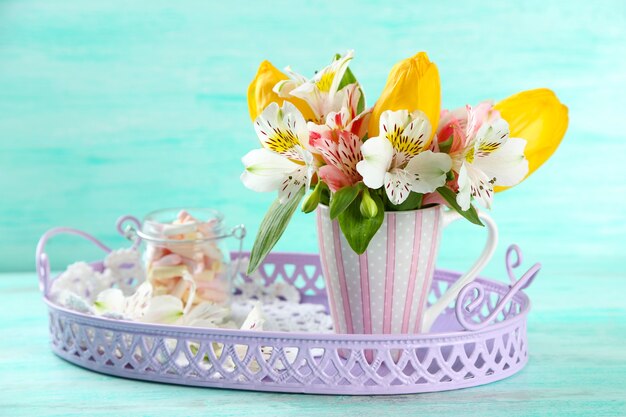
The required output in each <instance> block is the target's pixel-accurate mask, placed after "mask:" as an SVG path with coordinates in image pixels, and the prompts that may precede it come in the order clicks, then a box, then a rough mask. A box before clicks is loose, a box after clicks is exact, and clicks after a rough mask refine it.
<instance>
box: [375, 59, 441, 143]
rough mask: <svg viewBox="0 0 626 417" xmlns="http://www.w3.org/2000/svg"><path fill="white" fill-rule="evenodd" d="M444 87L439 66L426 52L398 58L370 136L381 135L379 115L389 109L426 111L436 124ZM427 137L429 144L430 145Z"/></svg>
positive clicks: (379, 102)
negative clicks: (440, 78)
mask: <svg viewBox="0 0 626 417" xmlns="http://www.w3.org/2000/svg"><path fill="white" fill-rule="evenodd" d="M440 109H441V89H440V84H439V71H438V70H437V66H436V65H435V64H434V63H432V62H430V60H429V59H428V56H427V55H426V53H424V52H420V53H418V54H417V55H415V56H413V57H411V58H408V59H405V60H403V61H400V62H398V63H397V64H396V65H394V67H393V68H392V69H391V72H390V73H389V77H388V78H387V84H386V85H385V88H384V89H383V92H382V93H381V95H380V98H379V99H378V101H377V102H376V105H375V106H374V110H373V112H372V117H371V119H370V127H369V135H370V137H373V136H377V135H379V134H380V133H379V119H380V116H381V114H382V113H383V112H384V111H386V110H408V111H410V112H412V111H414V110H421V111H423V112H424V113H425V114H426V116H427V118H428V120H429V122H430V125H431V126H432V127H433V128H436V127H437V124H438V122H439V112H440ZM433 133H434V132H431V137H430V138H428V139H427V140H426V143H425V148H426V147H428V146H429V145H430V142H431V139H432V135H433Z"/></svg>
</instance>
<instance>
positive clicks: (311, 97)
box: [290, 51, 354, 122]
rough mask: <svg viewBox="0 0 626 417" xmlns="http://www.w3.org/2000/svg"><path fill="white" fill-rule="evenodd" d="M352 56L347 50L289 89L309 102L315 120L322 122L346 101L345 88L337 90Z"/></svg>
mask: <svg viewBox="0 0 626 417" xmlns="http://www.w3.org/2000/svg"><path fill="white" fill-rule="evenodd" d="M353 56H354V54H353V52H352V51H349V52H348V53H347V54H346V55H344V56H343V57H341V58H339V59H337V60H335V61H333V62H332V63H331V64H330V65H328V66H326V67H324V68H322V69H321V70H319V71H318V72H317V73H316V74H315V77H313V79H311V80H309V81H307V82H304V83H302V84H301V85H299V86H297V87H296V88H294V89H293V90H291V92H290V94H291V95H292V96H293V97H298V98H300V99H302V100H304V101H306V102H307V103H308V104H309V106H310V108H311V109H312V110H313V112H314V113H315V116H316V119H317V121H319V122H323V121H324V120H325V119H326V115H327V114H329V113H330V112H336V111H339V110H340V109H341V107H342V105H343V103H344V102H345V101H346V97H347V96H346V92H345V88H344V89H341V90H339V85H340V84H341V80H342V78H343V75H344V74H345V72H346V69H347V68H348V63H349V62H350V60H351V59H352V58H353Z"/></svg>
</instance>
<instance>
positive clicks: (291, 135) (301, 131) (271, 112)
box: [254, 102, 309, 160]
mask: <svg viewBox="0 0 626 417" xmlns="http://www.w3.org/2000/svg"><path fill="white" fill-rule="evenodd" d="M254 129H255V130H256V133H257V136H258V137H259V140H260V141H261V144H262V145H263V147H264V148H266V149H269V150H271V151H274V152H276V153H279V154H281V155H283V156H285V157H287V158H290V159H294V160H302V149H303V148H306V144H307V142H308V139H309V133H308V130H307V127H306V121H305V120H304V118H303V117H302V114H301V113H300V112H299V111H298V109H297V108H296V107H295V106H294V105H293V104H291V103H289V102H285V103H284V104H283V107H278V104H276V103H272V104H270V105H269V106H268V107H267V108H266V109H265V110H263V113H261V115H260V116H259V117H257V118H256V120H255V121H254Z"/></svg>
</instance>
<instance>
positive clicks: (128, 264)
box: [50, 249, 333, 333]
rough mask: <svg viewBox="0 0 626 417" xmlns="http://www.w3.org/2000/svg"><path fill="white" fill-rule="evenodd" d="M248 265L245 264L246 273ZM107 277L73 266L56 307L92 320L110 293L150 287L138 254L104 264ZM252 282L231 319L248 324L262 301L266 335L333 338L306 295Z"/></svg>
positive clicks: (326, 319) (244, 286)
mask: <svg viewBox="0 0 626 417" xmlns="http://www.w3.org/2000/svg"><path fill="white" fill-rule="evenodd" d="M246 261H247V260H242V262H240V263H239V267H240V270H244V269H245V268H246V267H247V262H246ZM104 266H105V268H104V271H102V272H100V271H96V270H94V269H93V268H92V267H91V266H90V265H89V264H87V263H85V262H76V263H74V264H72V265H70V266H69V267H68V268H67V270H66V271H65V272H63V273H62V274H61V275H60V276H59V277H58V278H57V279H55V280H54V281H53V283H52V288H51V291H50V294H51V298H52V300H53V301H55V302H56V303H58V304H60V305H62V306H64V307H66V308H69V309H72V310H76V311H80V312H82V313H86V314H93V313H94V312H93V308H92V305H93V302H94V301H95V298H96V296H97V295H98V294H99V293H100V292H101V291H104V290H105V289H108V288H119V289H121V290H122V291H123V292H124V294H125V295H127V296H128V295H131V294H132V293H133V292H134V291H135V289H136V288H137V286H138V285H139V284H141V283H142V282H144V281H145V279H146V278H145V271H144V269H143V263H142V262H141V259H140V255H139V252H137V251H136V250H132V249H118V250H114V251H112V252H111V253H110V254H109V255H107V257H106V258H105V260H104ZM250 278H251V279H252V281H251V282H250V281H244V280H242V279H237V280H235V282H234V283H233V287H234V289H235V290H237V291H236V292H237V295H234V296H233V300H232V305H231V319H232V320H233V321H234V322H235V323H239V324H240V323H242V322H243V321H244V319H245V318H246V315H247V314H248V313H249V312H250V310H251V309H252V307H253V305H254V303H255V302H256V300H258V301H260V302H261V305H262V307H261V308H262V311H263V318H264V320H265V323H264V327H263V330H267V331H284V332H312V333H332V332H333V326H332V320H331V318H330V316H329V315H328V314H327V313H326V311H325V308H324V306H322V305H320V304H310V303H300V299H301V298H300V292H299V291H298V289H297V288H296V287H294V286H293V285H290V284H287V283H284V282H277V283H273V284H270V285H268V286H265V285H264V284H263V279H262V278H261V277H260V276H257V275H255V274H253V276H251V277H250Z"/></svg>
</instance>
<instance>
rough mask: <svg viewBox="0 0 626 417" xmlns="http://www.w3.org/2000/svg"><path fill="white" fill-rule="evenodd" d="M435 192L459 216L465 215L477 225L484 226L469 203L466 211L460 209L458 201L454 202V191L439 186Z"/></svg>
mask: <svg viewBox="0 0 626 417" xmlns="http://www.w3.org/2000/svg"><path fill="white" fill-rule="evenodd" d="M437 192H438V193H439V195H441V196H442V197H443V199H444V200H446V202H447V203H448V204H450V206H451V207H452V208H453V209H454V210H455V211H456V212H457V213H459V214H460V215H461V216H463V217H465V218H466V219H467V220H469V221H470V222H472V223H474V224H476V225H478V226H484V224H483V222H481V221H480V218H479V217H478V212H477V211H476V209H475V208H474V206H472V205H470V208H469V209H468V210H466V211H463V210H462V209H461V206H459V203H457V202H456V193H455V192H454V191H452V190H451V189H449V188H448V187H439V188H437Z"/></svg>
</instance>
